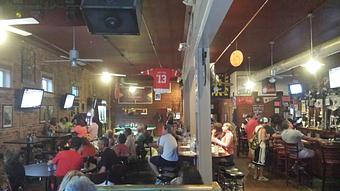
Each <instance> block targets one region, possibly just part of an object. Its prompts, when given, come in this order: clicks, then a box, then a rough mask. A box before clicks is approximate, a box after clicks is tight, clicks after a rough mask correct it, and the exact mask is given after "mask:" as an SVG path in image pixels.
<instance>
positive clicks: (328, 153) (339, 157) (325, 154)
mask: <svg viewBox="0 0 340 191" xmlns="http://www.w3.org/2000/svg"><path fill="white" fill-rule="evenodd" d="M321 152H322V159H321V163H322V191H323V190H325V183H326V177H327V170H329V169H338V168H339V167H340V150H339V148H336V147H335V146H334V145H326V144H322V145H321Z"/></svg>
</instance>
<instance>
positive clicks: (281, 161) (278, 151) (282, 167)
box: [273, 138, 286, 172]
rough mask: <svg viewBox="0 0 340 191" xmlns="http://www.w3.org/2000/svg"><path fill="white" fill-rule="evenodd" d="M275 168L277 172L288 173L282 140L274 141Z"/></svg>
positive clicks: (275, 139) (276, 139)
mask: <svg viewBox="0 0 340 191" xmlns="http://www.w3.org/2000/svg"><path fill="white" fill-rule="evenodd" d="M273 157H274V158H273V168H274V169H275V170H276V171H277V172H285V171H286V151H285V147H284V141H283V140H282V139H281V138H274V139H273Z"/></svg>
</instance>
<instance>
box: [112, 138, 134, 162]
mask: <svg viewBox="0 0 340 191" xmlns="http://www.w3.org/2000/svg"><path fill="white" fill-rule="evenodd" d="M125 142H126V136H125V135H124V134H120V135H119V136H118V144H116V145H115V146H114V147H113V150H114V151H115V153H116V155H117V156H118V157H129V156H130V151H129V148H128V147H127V146H126V145H125Z"/></svg>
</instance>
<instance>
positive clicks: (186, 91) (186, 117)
mask: <svg viewBox="0 0 340 191" xmlns="http://www.w3.org/2000/svg"><path fill="white" fill-rule="evenodd" d="M190 87H191V85H190V78H187V79H185V80H184V82H183V123H184V127H186V128H188V130H190Z"/></svg>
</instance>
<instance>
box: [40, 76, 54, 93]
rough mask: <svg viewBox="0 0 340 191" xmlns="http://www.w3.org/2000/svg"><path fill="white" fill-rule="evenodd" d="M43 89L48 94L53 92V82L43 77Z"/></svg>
mask: <svg viewBox="0 0 340 191" xmlns="http://www.w3.org/2000/svg"><path fill="white" fill-rule="evenodd" d="M41 88H42V89H44V91H46V92H53V80H52V79H51V78H48V77H42V79H41Z"/></svg>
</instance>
